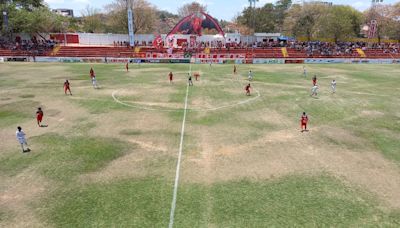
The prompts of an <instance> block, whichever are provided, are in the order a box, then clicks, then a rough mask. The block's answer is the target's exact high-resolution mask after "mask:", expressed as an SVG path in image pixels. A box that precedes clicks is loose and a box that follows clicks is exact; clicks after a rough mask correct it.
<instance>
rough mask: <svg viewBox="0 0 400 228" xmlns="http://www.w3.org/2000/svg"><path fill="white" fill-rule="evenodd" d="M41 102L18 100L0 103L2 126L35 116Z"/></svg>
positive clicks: (0, 124) (0, 122) (0, 121)
mask: <svg viewBox="0 0 400 228" xmlns="http://www.w3.org/2000/svg"><path fill="white" fill-rule="evenodd" d="M38 106H39V102H36V101H32V100H24V101H17V102H12V103H7V104H4V105H0V127H6V126H9V125H13V124H17V123H19V122H22V121H26V120H27V119H29V118H33V117H34V116H35V112H36V109H37V107H38Z"/></svg>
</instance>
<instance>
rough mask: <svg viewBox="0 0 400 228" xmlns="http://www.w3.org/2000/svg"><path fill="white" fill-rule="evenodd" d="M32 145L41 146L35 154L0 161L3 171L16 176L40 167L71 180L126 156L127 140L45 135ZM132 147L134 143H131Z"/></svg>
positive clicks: (14, 156)
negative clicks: (29, 168)
mask: <svg viewBox="0 0 400 228" xmlns="http://www.w3.org/2000/svg"><path fill="white" fill-rule="evenodd" d="M31 144H34V145H35V144H36V145H41V146H40V148H41V149H40V150H37V151H32V152H31V153H28V154H24V156H21V155H20V154H13V155H11V156H9V157H5V158H2V159H1V160H0V170H1V171H2V172H3V173H7V174H9V175H15V174H17V173H18V172H21V171H22V170H24V169H26V168H28V167H33V166H36V167H38V168H39V170H40V172H41V173H42V174H43V175H45V176H47V177H50V178H53V179H56V180H62V181H65V180H70V179H71V178H73V177H75V176H76V175H79V174H83V173H87V172H91V171H95V170H97V169H99V168H101V167H103V166H104V165H106V164H107V163H108V162H110V161H112V160H114V159H116V158H118V157H120V156H122V155H123V154H124V153H125V151H126V149H127V148H128V146H127V144H126V143H123V142H120V141H118V140H115V139H106V138H92V137H64V136H60V135H54V134H44V135H41V136H38V137H34V138H33V139H32V142H31ZM129 147H130V148H131V149H132V146H129Z"/></svg>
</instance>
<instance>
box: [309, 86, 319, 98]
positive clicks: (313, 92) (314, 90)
mask: <svg viewBox="0 0 400 228" xmlns="http://www.w3.org/2000/svg"><path fill="white" fill-rule="evenodd" d="M317 95H318V85H314V86H313V87H312V88H311V95H310V96H317Z"/></svg>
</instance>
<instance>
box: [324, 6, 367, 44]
mask: <svg viewBox="0 0 400 228" xmlns="http://www.w3.org/2000/svg"><path fill="white" fill-rule="evenodd" d="M325 12H326V14H325V16H324V17H321V18H320V20H319V21H318V22H317V25H318V28H319V29H318V36H319V37H324V38H333V39H334V41H335V42H337V41H338V40H340V39H343V38H347V37H356V36H358V35H359V30H357V29H356V28H355V27H360V24H361V16H362V15H361V13H359V12H357V11H356V10H355V9H353V8H352V7H351V6H343V5H335V6H330V7H328V8H326V11H325ZM357 32H358V33H357Z"/></svg>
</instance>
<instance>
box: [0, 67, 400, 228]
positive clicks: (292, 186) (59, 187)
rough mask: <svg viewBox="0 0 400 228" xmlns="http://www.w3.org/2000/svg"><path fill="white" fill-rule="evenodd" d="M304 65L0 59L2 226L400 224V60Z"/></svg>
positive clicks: (0, 204)
mask: <svg viewBox="0 0 400 228" xmlns="http://www.w3.org/2000/svg"><path fill="white" fill-rule="evenodd" d="M90 67H93V69H94V71H95V72H96V78H97V81H98V84H99V86H100V88H99V89H94V88H93V87H92V85H91V81H90V77H89V70H90ZM306 67H307V71H308V76H307V77H304V76H303V65H239V66H238V74H237V75H234V74H233V65H213V66H211V67H210V66H209V65H188V64H163V65H161V64H160V65H158V64H151V65H147V64H143V65H140V66H139V65H135V64H131V65H130V71H129V72H126V71H125V68H124V65H123V64H58V63H51V64H43V63H37V64H33V63H0V227H168V226H169V225H172V223H173V227H293V226H300V227H343V226H344V227H347V226H353V227H359V226H388V227H396V226H400V166H399V164H400V149H399V148H400V95H399V94H400V86H399V85H400V67H399V66H398V65H351V64H348V65H347V64H346V65H345V64H342V65H307V66H306ZM190 70H191V71H192V72H200V74H201V77H200V79H199V81H195V80H194V86H190V87H188V86H187V73H188V72H189V71H190ZM249 70H252V71H253V72H254V80H253V81H252V82H250V83H251V86H252V91H251V92H252V93H251V96H246V95H245V90H244V87H245V85H247V84H248V83H249V82H248V81H247V80H246V79H247V72H248V71H249ZM170 71H172V72H173V73H174V81H173V83H172V84H170V83H169V80H168V73H169V72H170ZM314 74H316V75H317V77H318V84H319V87H320V89H319V93H318V96H317V97H310V89H311V87H312V82H311V77H312V76H313V75H314ZM65 79H68V80H69V81H70V83H71V91H72V94H73V95H72V96H69V95H65V94H64V91H63V83H64V81H65ZM333 79H336V81H337V92H336V94H332V93H331V88H330V83H331V81H332V80H333ZM38 107H42V109H43V111H44V119H43V124H46V125H48V127H38V126H37V124H36V119H35V112H36V109H37V108H38ZM302 112H307V114H308V117H309V126H308V127H309V131H308V132H303V133H302V132H300V116H301V114H302ZM17 126H21V127H22V129H23V130H24V131H25V133H26V134H27V140H28V143H29V144H30V148H31V150H32V151H31V152H30V153H22V152H21V149H20V145H19V144H18V141H17V140H16V138H15V131H16V127H17ZM178 160H179V161H180V162H178ZM174 209H175V210H174ZM171 211H172V213H171Z"/></svg>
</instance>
